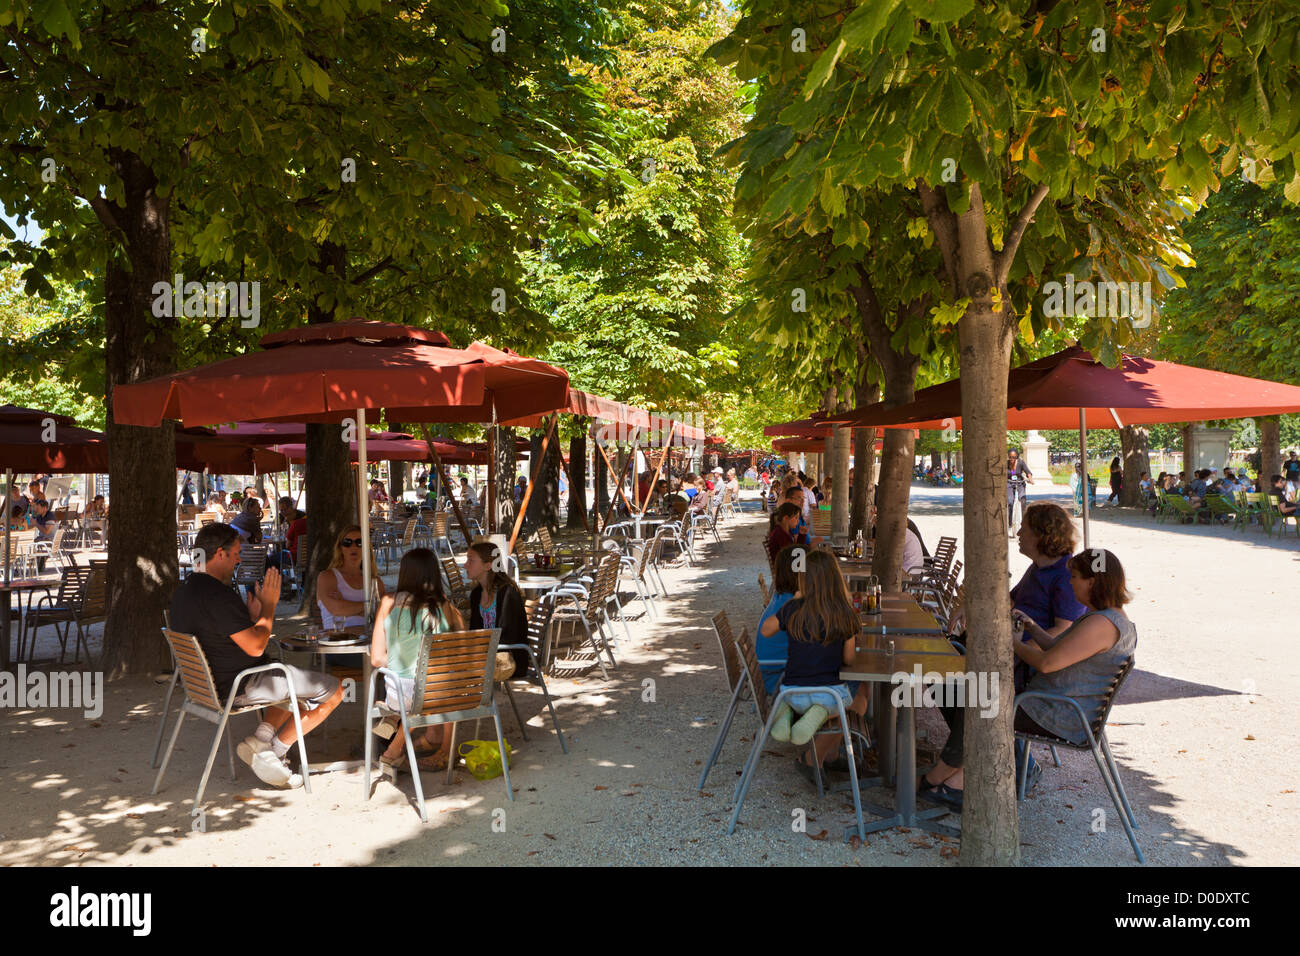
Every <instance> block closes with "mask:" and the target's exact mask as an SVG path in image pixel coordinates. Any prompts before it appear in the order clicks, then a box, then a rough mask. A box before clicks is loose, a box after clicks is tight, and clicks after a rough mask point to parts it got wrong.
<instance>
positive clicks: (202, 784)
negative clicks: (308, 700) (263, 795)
mask: <svg viewBox="0 0 1300 956" xmlns="http://www.w3.org/2000/svg"><path fill="white" fill-rule="evenodd" d="M162 633H163V637H165V638H166V639H167V644H168V646H169V647H170V648H171V651H172V662H173V664H174V666H175V668H176V674H178V675H179V676H180V682H181V684H183V685H184V687H185V700H184V701H183V702H182V703H181V709H180V712H179V713H178V714H177V715H176V726H175V728H174V729H173V730H172V736H171V740H169V741H168V743H167V753H166V754H165V755H164V756H163V762H162V766H161V767H159V768H158V777H157V779H156V780H154V783H153V790H152V791H151V793H154V794H156V793H157V792H158V788H159V787H161V786H162V781H163V774H165V773H166V772H167V764H168V763H170V762H171V759H172V751H173V750H174V749H175V747H176V738H177V737H179V736H180V734H181V724H182V723H183V722H184V721H185V715H186V714H193V715H194V716H195V717H201V718H202V719H203V720H206V721H208V722H209V723H213V724H216V725H217V732H216V734H215V735H214V736H213V738H212V747H211V749H209V750H208V761H207V763H206V764H205V765H204V767H203V776H202V777H201V778H200V779H199V789H198V793H196V794H195V795H194V807H195V809H198V808H199V807H200V806H202V805H203V791H204V790H206V789H207V786H208V776H209V775H210V774H211V773H212V762H213V761H214V760H216V757H217V747H219V746H220V745H221V737H222V733H223V732H224V733H225V737H226V751H227V754H228V756H229V758H230V779H231V780H234V779H236V777H235V746H234V742H233V741H232V740H231V735H230V718H231V717H233V716H237V715H239V714H246V713H249V712H250V711H255V710H261V709H263V708H264V707H268V706H271V707H283V708H285V709H286V710H288V711H289V712H290V713H292V714H293V726H294V729H295V730H296V731H297V732H298V757H299V759H300V761H301V762H302V786H303V789H304V790H305V791H306V792H307V793H311V780H310V773H309V769H310V767H311V764H310V763H308V761H307V744H306V742H305V741H304V740H303V736H302V720H301V719H300V718H299V715H298V701H297V699H296V698H295V697H293V696H292V694H291V695H290V696H289V697H287V698H285V699H284V700H282V701H278V702H277V703H275V704H250V705H241V706H238V707H236V706H235V699H236V698H237V697H239V688H240V685H241V684H243V682H244V681H245V680H246V679H247V678H249V677H251V676H252V675H254V674H260V673H262V672H263V671H281V672H282V673H283V674H284V679H285V682H286V683H287V684H288V686H289V688H290V690H292V688H293V675H292V674H290V673H289V668H288V667H286V666H285V665H284V664H279V663H276V664H262V665H260V666H258V667H248V668H245V669H244V670H242V671H240V672H239V673H238V674H237V675H236V676H235V681H234V683H233V684H232V685H231V687H230V696H229V699H228V700H227V701H226V703H225V706H224V707H223V706H222V704H221V696H220V695H219V694H218V693H217V685H216V682H215V681H214V680H213V677H212V670H211V668H209V667H208V659H207V656H206V655H205V654H204V653H203V648H202V646H200V644H199V639H198V638H197V637H195V636H194V635H193V634H181V633H180V632H178V631H173V630H170V629H169V628H163V629H162ZM170 703H171V689H170V688H168V692H167V700H166V701H165V702H164V710H163V719H164V720H165V719H166V716H167V711H166V709H165V708H166V707H167V706H169V705H170ZM155 753H156V748H155ZM155 759H156V757H155Z"/></svg>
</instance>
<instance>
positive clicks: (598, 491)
mask: <svg viewBox="0 0 1300 956" xmlns="http://www.w3.org/2000/svg"><path fill="white" fill-rule="evenodd" d="M605 451H606V453H608V451H609V449H608V448H606V449H605ZM600 452H601V445H600V442H599V441H593V442H592V444H591V467H592V468H594V469H596V475H595V497H596V512H595V513H596V514H598V515H600V516H601V517H602V518H603V517H604V515H605V512H606V511H608V510H609V495H610V491H609V483H610V482H609V466H608V465H606V464H605V458H604V456H603V455H601V453H600Z"/></svg>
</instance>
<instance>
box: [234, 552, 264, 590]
mask: <svg viewBox="0 0 1300 956" xmlns="http://www.w3.org/2000/svg"><path fill="white" fill-rule="evenodd" d="M264 577H266V545H264V544H248V543H247V542H245V544H244V545H243V547H242V548H241V549H240V551H239V564H237V565H236V566H235V578H234V583H235V584H236V585H237V586H242V587H247V588H252V587H254V586H255V585H257V584H258V583H260V582H261V580H262V578H264Z"/></svg>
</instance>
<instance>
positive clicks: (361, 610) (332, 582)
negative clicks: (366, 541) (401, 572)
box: [316, 525, 384, 629]
mask: <svg viewBox="0 0 1300 956" xmlns="http://www.w3.org/2000/svg"><path fill="white" fill-rule="evenodd" d="M362 544H363V540H362V537H361V529H360V528H359V527H357V526H356V525H349V526H348V527H346V528H344V529H343V530H342V531H340V532H339V534H338V537H337V538H335V539H334V556H333V558H332V559H331V561H330V565H329V567H328V568H326V569H325V570H324V571H322V572H321V573H320V574H319V575H318V576H317V577H316V603H317V605H318V606H319V607H320V617H321V624H322V625H323V626H324V627H325V628H326V629H329V628H333V627H364V626H365V624H366V592H365V591H364V590H363V588H364V587H365V581H364V579H363V577H362V569H361V545H362ZM374 566H375V562H374V560H373V559H372V560H371V562H370V567H371V568H372V569H373V568H374ZM374 581H375V584H376V585H377V586H378V588H379V596H380V597H383V596H384V582H383V580H381V579H380V578H379V576H378V575H375V576H374Z"/></svg>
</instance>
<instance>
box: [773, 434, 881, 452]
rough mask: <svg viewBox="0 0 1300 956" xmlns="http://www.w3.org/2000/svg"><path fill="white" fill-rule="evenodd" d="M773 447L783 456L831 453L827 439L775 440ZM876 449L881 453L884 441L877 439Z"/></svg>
mask: <svg viewBox="0 0 1300 956" xmlns="http://www.w3.org/2000/svg"><path fill="white" fill-rule="evenodd" d="M772 447H773V448H774V449H775V450H776V451H779V452H781V453H782V454H789V453H791V452H803V453H805V454H811V455H823V454H826V452H828V451H829V449H828V448H827V447H826V439H825V438H774V439H773V440H772ZM874 447H875V449H876V451H880V449H882V448H884V447H885V442H884V440H883V439H880V438H877V439H876V443H875V446H874Z"/></svg>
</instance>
